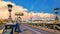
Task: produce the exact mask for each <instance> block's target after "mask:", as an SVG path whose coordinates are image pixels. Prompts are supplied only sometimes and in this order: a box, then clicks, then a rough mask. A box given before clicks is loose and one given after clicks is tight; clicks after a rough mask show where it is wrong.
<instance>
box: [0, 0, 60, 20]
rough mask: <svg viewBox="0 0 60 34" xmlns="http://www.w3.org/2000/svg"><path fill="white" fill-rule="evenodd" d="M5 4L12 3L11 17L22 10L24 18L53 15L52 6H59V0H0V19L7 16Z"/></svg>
mask: <svg viewBox="0 0 60 34" xmlns="http://www.w3.org/2000/svg"><path fill="white" fill-rule="evenodd" d="M7 4H12V5H13V8H12V18H15V13H16V12H23V13H24V18H25V19H30V17H33V18H38V17H43V18H44V17H45V18H47V17H48V18H50V17H54V8H56V7H58V8H60V0H49V1H48V0H5V1H0V19H1V18H3V19H4V18H8V16H9V12H8V7H7ZM59 11H60V9H59ZM31 13H32V16H31ZM59 14H60V12H59Z"/></svg>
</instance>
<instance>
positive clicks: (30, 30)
mask: <svg viewBox="0 0 60 34" xmlns="http://www.w3.org/2000/svg"><path fill="white" fill-rule="evenodd" d="M21 30H22V32H21V34H56V33H53V32H49V31H44V30H41V29H37V28H34V27H30V26H26V25H24V24H22V25H21Z"/></svg>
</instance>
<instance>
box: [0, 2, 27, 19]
mask: <svg viewBox="0 0 60 34" xmlns="http://www.w3.org/2000/svg"><path fill="white" fill-rule="evenodd" d="M8 4H12V5H13V8H12V13H11V14H12V18H15V13H16V12H23V13H26V11H28V9H26V8H23V7H22V6H18V5H15V4H14V3H12V2H5V1H0V18H3V19H4V18H8V17H9V12H8V7H7V5H8Z"/></svg>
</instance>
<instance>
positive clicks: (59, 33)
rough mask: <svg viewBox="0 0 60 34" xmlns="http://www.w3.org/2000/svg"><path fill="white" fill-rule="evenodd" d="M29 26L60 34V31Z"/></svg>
mask: <svg viewBox="0 0 60 34" xmlns="http://www.w3.org/2000/svg"><path fill="white" fill-rule="evenodd" d="M27 26H30V27H34V28H37V29H42V30H44V31H49V32H53V33H56V34H60V31H58V30H53V29H49V28H44V27H41V26H39V27H37V26H32V25H27Z"/></svg>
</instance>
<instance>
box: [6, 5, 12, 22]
mask: <svg viewBox="0 0 60 34" xmlns="http://www.w3.org/2000/svg"><path fill="white" fill-rule="evenodd" d="M7 6H8V11H9V18H8V19H9V22H12V18H11V11H12V5H11V4H8V5H7Z"/></svg>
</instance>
